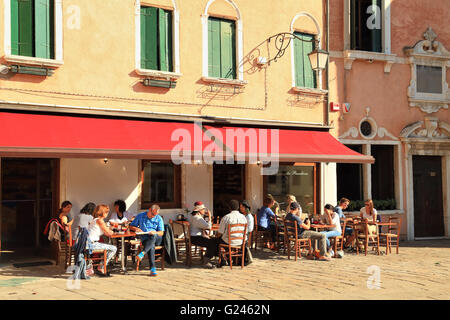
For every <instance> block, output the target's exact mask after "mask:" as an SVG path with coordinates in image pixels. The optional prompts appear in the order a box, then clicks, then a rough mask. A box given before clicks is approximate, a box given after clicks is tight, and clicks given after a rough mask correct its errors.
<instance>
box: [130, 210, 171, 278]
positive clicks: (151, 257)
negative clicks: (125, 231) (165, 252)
mask: <svg viewBox="0 0 450 320" xmlns="http://www.w3.org/2000/svg"><path fill="white" fill-rule="evenodd" d="M159 210H160V207H159V206H158V205H157V204H154V205H152V206H151V207H150V209H148V211H146V212H142V213H140V214H138V215H137V216H136V218H135V219H134V220H133V221H132V222H131V223H130V226H129V227H130V230H131V231H133V232H146V233H147V234H144V235H141V241H142V245H143V246H144V250H143V251H141V252H140V253H139V254H138V255H137V256H136V257H137V259H138V260H139V261H142V259H143V258H144V256H145V254H148V262H149V265H150V276H152V277H155V276H157V273H156V264H155V246H159V245H161V243H162V240H163V238H162V237H163V235H164V222H163V219H162V217H161V216H160V215H159Z"/></svg>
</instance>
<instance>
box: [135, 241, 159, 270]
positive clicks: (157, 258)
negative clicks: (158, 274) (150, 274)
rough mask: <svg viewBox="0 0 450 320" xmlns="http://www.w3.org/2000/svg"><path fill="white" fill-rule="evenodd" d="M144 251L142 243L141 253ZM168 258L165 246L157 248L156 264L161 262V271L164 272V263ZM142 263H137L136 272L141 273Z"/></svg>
mask: <svg viewBox="0 0 450 320" xmlns="http://www.w3.org/2000/svg"><path fill="white" fill-rule="evenodd" d="M142 250H144V246H143V245H142V243H141V244H140V246H139V250H138V251H139V252H141V251H142ZM165 257H166V248H164V246H155V262H161V270H164V262H165ZM139 265H140V261H139V260H137V262H136V271H139Z"/></svg>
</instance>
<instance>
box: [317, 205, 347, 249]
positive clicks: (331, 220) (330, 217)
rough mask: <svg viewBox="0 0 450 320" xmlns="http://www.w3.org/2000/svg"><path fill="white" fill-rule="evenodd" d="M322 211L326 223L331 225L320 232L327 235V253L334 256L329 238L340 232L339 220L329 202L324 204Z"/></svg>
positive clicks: (338, 234)
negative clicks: (326, 229)
mask: <svg viewBox="0 0 450 320" xmlns="http://www.w3.org/2000/svg"><path fill="white" fill-rule="evenodd" d="M324 211H325V214H324V216H325V220H326V223H327V224H329V225H332V226H333V227H332V228H330V229H329V230H328V231H322V232H321V233H323V234H325V236H326V237H327V250H328V253H329V254H330V256H334V251H333V250H332V249H331V245H330V239H329V238H332V237H337V236H340V235H341V234H342V228H341V220H340V219H339V215H338V214H337V213H336V212H334V207H333V206H332V205H331V204H326V205H325V208H324Z"/></svg>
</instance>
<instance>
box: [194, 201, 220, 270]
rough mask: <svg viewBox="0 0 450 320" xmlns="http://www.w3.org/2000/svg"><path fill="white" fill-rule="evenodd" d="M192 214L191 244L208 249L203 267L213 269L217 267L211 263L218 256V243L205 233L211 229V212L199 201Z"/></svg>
mask: <svg viewBox="0 0 450 320" xmlns="http://www.w3.org/2000/svg"><path fill="white" fill-rule="evenodd" d="M205 211H206V212H205ZM191 214H192V217H191V222H190V224H191V234H190V236H191V243H192V244H193V245H196V246H200V247H205V248H206V253H205V257H206V259H204V263H203V266H204V267H205V268H208V269H212V268H214V267H215V266H214V265H213V264H212V263H211V259H212V258H213V257H214V256H216V255H217V241H216V239H214V238H213V239H211V238H210V237H209V236H208V235H207V234H206V233H205V232H204V231H206V230H210V229H211V221H212V218H211V211H209V210H207V209H206V208H205V206H204V205H203V203H202V202H200V201H197V202H196V203H195V206H194V209H193V210H192V212H191ZM204 216H205V218H206V219H205V218H203V217H204Z"/></svg>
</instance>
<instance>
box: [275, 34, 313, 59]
mask: <svg viewBox="0 0 450 320" xmlns="http://www.w3.org/2000/svg"><path fill="white" fill-rule="evenodd" d="M272 39H274V42H275V48H276V49H277V53H276V54H275V56H274V57H273V58H271V59H269V60H268V61H267V63H268V64H270V62H272V61H274V62H277V59H279V58H281V57H282V56H284V53H285V52H286V49H287V48H289V45H290V44H291V41H292V40H293V39H298V40H300V41H303V42H314V43H315V44H316V48H317V47H318V46H319V40H318V39H314V40H306V39H302V38H300V37H298V36H296V35H295V34H294V33H290V32H281V33H278V34H276V35H273V36H271V37H269V38H268V39H267V42H268V43H270V42H272Z"/></svg>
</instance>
